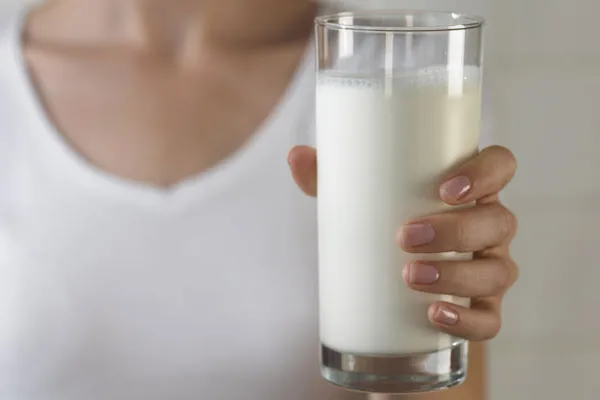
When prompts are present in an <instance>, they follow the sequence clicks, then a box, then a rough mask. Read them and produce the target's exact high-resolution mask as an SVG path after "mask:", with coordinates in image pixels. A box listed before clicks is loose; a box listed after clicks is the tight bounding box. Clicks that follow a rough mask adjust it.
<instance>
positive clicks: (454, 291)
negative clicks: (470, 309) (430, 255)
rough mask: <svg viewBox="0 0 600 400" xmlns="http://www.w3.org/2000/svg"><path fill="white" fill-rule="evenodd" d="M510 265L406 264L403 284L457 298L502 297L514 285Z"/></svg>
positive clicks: (480, 261)
mask: <svg viewBox="0 0 600 400" xmlns="http://www.w3.org/2000/svg"><path fill="white" fill-rule="evenodd" d="M513 264H514V263H513V262H512V260H510V259H506V258H497V259H496V258H491V259H487V258H481V259H475V260H472V261H416V262H412V263H410V264H408V265H406V266H405V267H404V269H403V271H402V276H403V277H404V280H405V282H406V284H407V285H408V286H409V287H411V288H413V289H415V290H418V291H420V292H427V293H436V294H447V295H453V296H459V297H468V298H475V297H492V296H501V295H502V294H504V293H505V292H506V290H507V289H508V288H509V287H510V286H511V285H512V283H513V278H512V277H513V269H516V266H513Z"/></svg>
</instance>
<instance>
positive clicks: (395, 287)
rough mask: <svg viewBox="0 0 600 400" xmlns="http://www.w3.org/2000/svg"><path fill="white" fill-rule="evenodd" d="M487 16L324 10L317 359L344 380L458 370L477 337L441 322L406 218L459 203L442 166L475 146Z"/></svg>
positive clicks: (384, 386)
mask: <svg viewBox="0 0 600 400" xmlns="http://www.w3.org/2000/svg"><path fill="white" fill-rule="evenodd" d="M482 26H483V20H482V19H481V18H479V17H475V16H470V15H465V14H460V13H442V12H414V11H411V12H407V11H359V12H348V13H340V14H335V15H328V16H322V17H319V18H317V20H316V41H317V58H318V65H317V68H318V76H317V98H316V103H317V109H316V115H317V119H316V120H317V151H318V165H319V172H318V175H319V183H318V209H319V291H320V294H319V296H320V300H319V303H320V304H319V307H320V337H321V370H322V375H323V377H324V378H325V379H326V380H328V381H330V382H332V383H333V384H336V385H339V386H343V387H345V388H349V389H353V390H359V391H367V392H384V393H416V392H428V391H433V390H439V389H444V388H448V387H452V386H455V385H458V384H460V383H461V382H463V381H464V379H465V377H466V370H467V352H468V348H467V343H466V342H465V341H464V340H462V339H459V338H456V337H452V336H450V335H447V334H445V333H441V332H440V331H438V330H436V329H435V328H434V327H433V326H432V324H431V323H430V322H429V321H428V319H427V309H428V307H429V305H431V304H432V303H434V302H436V301H440V300H441V301H448V302H453V303H456V304H460V305H463V306H468V305H469V299H462V298H456V297H453V296H438V295H431V294H423V293H418V292H416V291H413V290H411V289H409V288H408V287H407V286H406V284H405V283H404V281H403V279H402V272H401V271H402V268H403V266H404V265H405V264H406V263H407V262H409V261H411V260H431V259H461V258H466V259H469V258H471V257H472V255H471V254H457V253H444V254H434V255H432V254H427V255H426V254H407V253H404V252H403V251H402V250H401V249H400V248H399V246H398V245H397V244H396V240H395V238H396V232H397V230H398V229H399V228H400V226H401V225H402V224H403V223H404V222H406V221H407V220H409V219H413V218H416V217H419V216H423V215H427V214H431V213H438V212H443V211H445V210H448V209H449V208H450V207H449V206H447V205H445V204H443V202H442V201H441V200H440V198H439V194H438V189H439V186H440V183H441V182H440V179H441V177H442V175H443V174H444V173H447V172H449V171H450V170H452V169H453V168H455V167H456V166H458V165H460V164H461V163H463V162H464V161H465V160H467V159H469V158H470V157H473V156H474V155H476V154H477V151H478V141H479V131H480V118H481V67H482V50H481V47H482V46H481V43H482Z"/></svg>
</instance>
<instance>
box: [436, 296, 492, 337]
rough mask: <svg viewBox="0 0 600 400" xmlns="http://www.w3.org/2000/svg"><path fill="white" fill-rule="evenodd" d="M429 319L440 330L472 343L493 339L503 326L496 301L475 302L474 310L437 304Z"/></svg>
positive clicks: (447, 304)
mask: <svg viewBox="0 0 600 400" xmlns="http://www.w3.org/2000/svg"><path fill="white" fill-rule="evenodd" d="M428 317H429V320H430V321H431V323H432V324H433V325H435V326H436V327H437V328H438V329H440V330H442V331H444V332H446V333H449V334H451V335H453V336H457V337H460V338H464V339H467V340H471V341H482V340H489V339H493V338H494V337H496V335H498V332H500V327H501V325H502V321H501V317H500V307H499V302H498V301H495V300H485V301H478V302H474V303H473V305H472V308H465V307H461V306H457V305H455V304H451V303H445V302H439V303H435V304H432V305H431V306H430V307H429V310H428Z"/></svg>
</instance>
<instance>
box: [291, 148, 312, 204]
mask: <svg viewBox="0 0 600 400" xmlns="http://www.w3.org/2000/svg"><path fill="white" fill-rule="evenodd" d="M288 164H289V165H290V169H291V171H292V176H293V177H294V181H296V184H297V185H298V187H300V189H302V191H303V192H304V193H305V194H307V195H308V196H312V197H314V196H316V195H317V151H316V150H315V149H314V148H312V147H308V146H297V147H294V148H293V149H292V150H291V151H290V153H289V155H288Z"/></svg>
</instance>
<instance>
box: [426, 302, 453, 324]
mask: <svg viewBox="0 0 600 400" xmlns="http://www.w3.org/2000/svg"><path fill="white" fill-rule="evenodd" d="M429 319H431V320H432V321H434V322H437V323H438V324H442V325H456V324H457V323H458V313H457V312H456V311H454V310H452V309H450V308H448V307H445V306H437V307H436V306H433V307H430V308H429Z"/></svg>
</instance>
